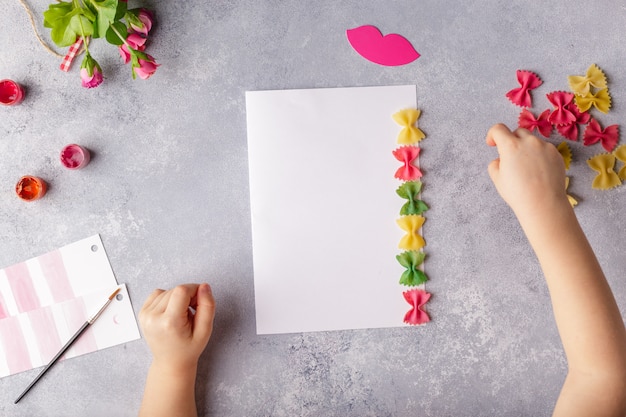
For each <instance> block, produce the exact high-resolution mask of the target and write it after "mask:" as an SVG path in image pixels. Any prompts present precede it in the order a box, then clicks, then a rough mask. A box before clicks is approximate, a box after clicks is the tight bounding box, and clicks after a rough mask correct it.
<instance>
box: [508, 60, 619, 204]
mask: <svg viewBox="0 0 626 417" xmlns="http://www.w3.org/2000/svg"><path fill="white" fill-rule="evenodd" d="M517 80H518V82H519V84H520V87H518V88H514V89H513V90H511V91H509V92H508V93H506V97H507V98H508V99H509V100H510V101H511V102H512V103H513V104H515V105H517V106H520V107H524V109H523V110H522V112H521V113H520V116H519V121H518V125H519V127H522V128H526V129H528V130H530V131H537V132H539V133H540V134H541V135H542V136H544V137H546V138H547V137H549V136H550V135H551V134H552V131H553V129H556V131H557V132H558V133H559V134H560V135H561V136H563V137H564V138H565V139H568V140H569V141H573V142H577V141H578V137H579V131H580V130H581V129H582V127H583V126H585V128H584V132H583V134H582V136H583V137H582V142H583V145H584V146H591V145H594V144H597V143H599V144H601V145H602V147H603V148H604V149H605V150H606V151H607V152H608V153H603V154H600V155H596V156H594V157H592V158H590V159H589V160H588V161H587V164H588V165H589V167H590V168H592V169H593V170H595V171H597V172H598V175H597V176H596V178H594V180H593V183H592V187H593V188H595V189H599V190H606V189H609V188H613V187H616V186H618V185H620V184H621V181H622V180H626V170H625V169H624V168H623V167H622V169H621V170H620V171H619V173H615V171H613V169H614V168H615V162H616V159H617V160H620V161H622V162H625V163H626V148H624V146H621V147H619V148H617V149H616V146H617V143H618V142H619V126H618V125H611V126H607V127H605V128H602V125H601V124H600V122H599V121H598V120H597V118H596V117H595V116H593V115H592V114H591V110H592V108H593V109H595V110H597V111H599V112H601V113H605V114H606V113H608V111H609V110H610V109H611V95H610V93H609V88H608V83H607V80H606V76H605V75H604V72H603V71H602V70H601V69H600V68H599V67H598V66H597V65H595V64H592V65H591V66H590V67H589V68H588V69H587V72H586V73H585V75H570V76H569V77H567V81H568V84H569V87H570V90H571V92H565V91H553V92H550V93H548V94H546V97H547V99H548V101H549V102H550V103H551V104H552V106H553V109H547V110H544V111H543V112H542V113H540V114H539V116H535V115H534V114H533V113H532V112H531V111H530V110H528V109H527V107H532V97H531V95H530V91H531V90H534V89H535V88H537V87H539V86H540V85H542V84H543V81H542V80H541V79H540V78H539V76H537V74H535V73H534V72H531V71H524V70H518V71H517ZM558 148H559V151H560V152H561V155H563V159H564V161H565V167H566V170H568V169H569V166H570V162H571V159H572V157H571V150H570V149H569V146H568V145H567V143H566V142H563V143H561V144H560V145H559V146H558ZM566 187H567V184H566ZM570 202H572V205H575V204H576V202H575V200H574V199H573V198H570Z"/></svg>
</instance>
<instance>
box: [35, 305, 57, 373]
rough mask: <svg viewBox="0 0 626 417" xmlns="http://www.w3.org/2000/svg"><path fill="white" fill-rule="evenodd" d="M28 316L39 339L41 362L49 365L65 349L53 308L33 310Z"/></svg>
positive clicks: (38, 346)
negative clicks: (62, 348)
mask: <svg viewBox="0 0 626 417" xmlns="http://www.w3.org/2000/svg"><path fill="white" fill-rule="evenodd" d="M27 316H28V321H29V322H30V326H31V328H32V329H33V334H34V335H35V338H36V339H37V348H38V349H39V355H40V356H41V360H42V361H43V363H48V362H50V359H52V358H54V355H56V354H57V352H58V351H59V350H61V347H63V344H62V343H61V338H60V337H59V332H58V330H57V326H56V323H55V322H54V317H53V316H52V308H50V307H44V308H40V309H38V310H33V311H31V312H30V313H28V314H27Z"/></svg>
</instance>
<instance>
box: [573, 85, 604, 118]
mask: <svg viewBox="0 0 626 417" xmlns="http://www.w3.org/2000/svg"><path fill="white" fill-rule="evenodd" d="M574 100H575V101H576V106H577V107H578V110H580V111H581V112H586V111H588V110H589V109H590V108H591V106H594V107H595V108H596V109H598V111H601V112H602V113H605V114H606V113H608V112H609V109H610V108H611V95H610V94H609V89H608V88H603V89H602V90H599V91H598V92H596V93H595V94H593V93H592V92H588V93H587V95H585V96H578V95H577V96H576V97H575V98H574Z"/></svg>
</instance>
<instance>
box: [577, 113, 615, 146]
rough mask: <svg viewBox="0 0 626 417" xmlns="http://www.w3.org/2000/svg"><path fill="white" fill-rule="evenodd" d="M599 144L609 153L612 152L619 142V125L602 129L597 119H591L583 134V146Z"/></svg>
mask: <svg viewBox="0 0 626 417" xmlns="http://www.w3.org/2000/svg"><path fill="white" fill-rule="evenodd" d="M598 142H600V143H601V144H602V147H603V148H604V149H606V150H607V151H608V152H612V151H613V149H615V146H616V145H617V142H619V125H611V126H607V127H606V128H605V129H602V126H600V123H598V121H597V120H596V119H591V121H590V122H589V124H588V125H587V128H586V129H585V133H584V134H583V144H584V145H585V146H589V145H593V144H595V143H598Z"/></svg>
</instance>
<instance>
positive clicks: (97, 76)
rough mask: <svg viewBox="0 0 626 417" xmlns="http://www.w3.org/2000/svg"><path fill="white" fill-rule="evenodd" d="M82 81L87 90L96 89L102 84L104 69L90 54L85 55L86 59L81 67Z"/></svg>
mask: <svg viewBox="0 0 626 417" xmlns="http://www.w3.org/2000/svg"><path fill="white" fill-rule="evenodd" d="M80 80H81V83H82V85H83V87H85V88H94V87H97V86H99V85H100V84H102V68H100V65H98V63H97V62H96V60H95V59H93V58H92V57H91V55H90V54H89V52H86V53H85V58H83V62H82V63H81V65H80Z"/></svg>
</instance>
